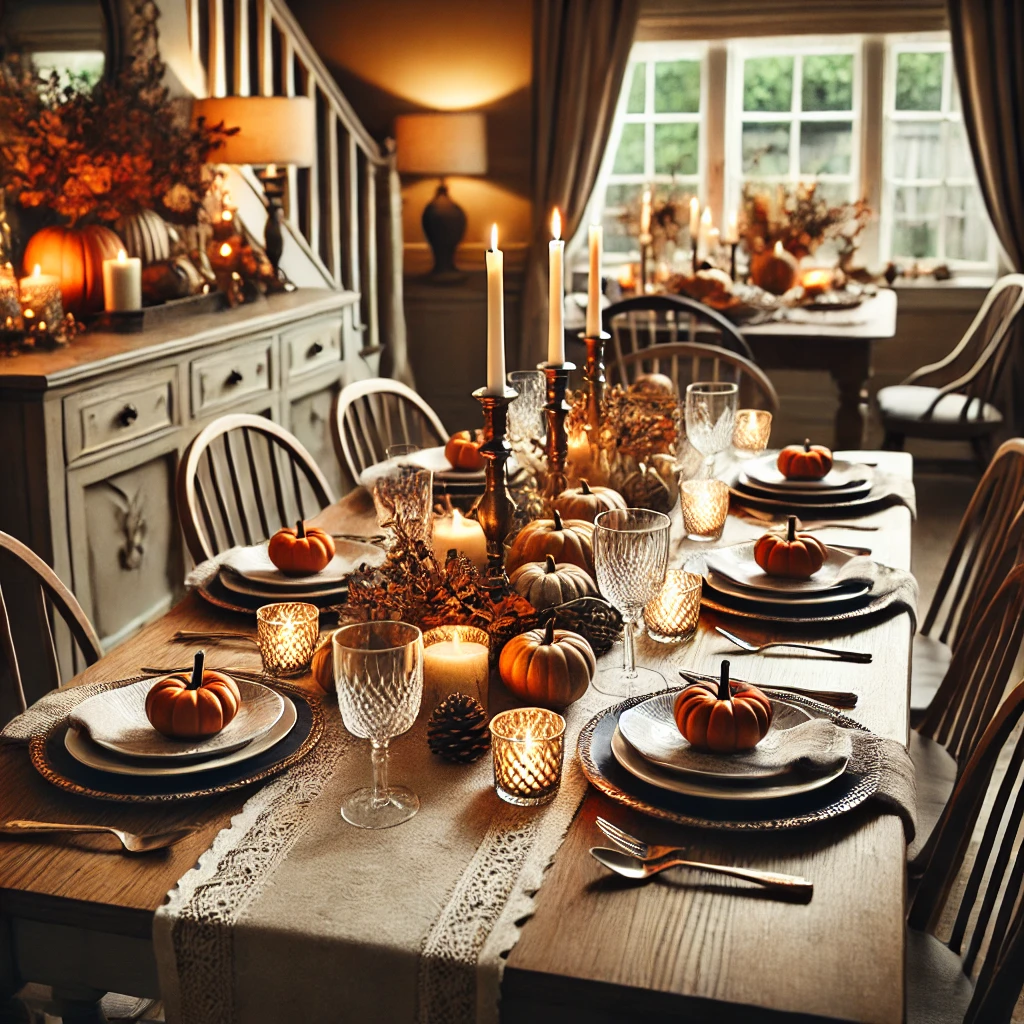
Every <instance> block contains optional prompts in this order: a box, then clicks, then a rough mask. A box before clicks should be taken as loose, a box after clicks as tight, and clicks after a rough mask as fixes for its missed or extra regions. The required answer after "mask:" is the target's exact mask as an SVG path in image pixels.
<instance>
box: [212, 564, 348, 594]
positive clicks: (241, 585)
mask: <svg viewBox="0 0 1024 1024" xmlns="http://www.w3.org/2000/svg"><path fill="white" fill-rule="evenodd" d="M218 578H219V579H220V582H221V583H222V584H224V586H225V587H227V589H228V590H231V591H234V592H235V593H236V594H246V595H247V596H249V597H260V598H266V599H267V600H269V601H307V600H310V599H311V598H316V597H338V598H341V597H342V596H343V595H344V594H347V593H348V580H347V579H346V580H345V581H343V582H341V583H325V584H323V585H322V586H319V587H304V588H301V589H299V588H293V589H288V588H286V587H270V586H267V585H266V584H260V583H251V582H250V581H249V580H247V579H246V578H245V577H244V576H239V575H238V574H237V573H235V572H232V571H231V570H230V569H225V568H223V567H221V571H220V573H219V574H218Z"/></svg>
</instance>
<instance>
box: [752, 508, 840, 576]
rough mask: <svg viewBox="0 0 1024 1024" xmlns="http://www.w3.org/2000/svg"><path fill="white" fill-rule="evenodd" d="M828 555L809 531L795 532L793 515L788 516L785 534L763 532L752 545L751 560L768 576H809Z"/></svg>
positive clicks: (822, 545)
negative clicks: (752, 553)
mask: <svg viewBox="0 0 1024 1024" xmlns="http://www.w3.org/2000/svg"><path fill="white" fill-rule="evenodd" d="M827 558H828V548H827V547H826V546H825V545H824V544H822V542H821V541H820V540H818V538H817V537H812V536H811V534H809V533H797V532H796V516H790V517H789V523H788V526H787V529H786V535H785V536H784V537H780V536H779V535H778V534H777V533H766V534H764V535H762V536H761V537H760V538H758V541H757V543H756V544H755V545H754V561H755V562H757V564H758V565H759V566H761V568H762V569H764V571H765V572H766V573H768V575H769V576H784V577H786V578H787V579H791V580H807V579H810V578H811V577H812V576H813V575H814V574H815V573H816V572H817V571H818V570H819V569H820V568H821V567H822V566H823V565H824V564H825V560H826V559H827Z"/></svg>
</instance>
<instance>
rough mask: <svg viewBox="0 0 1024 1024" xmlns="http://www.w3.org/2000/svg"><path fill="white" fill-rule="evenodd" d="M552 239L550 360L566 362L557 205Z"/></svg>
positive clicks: (550, 257)
mask: <svg viewBox="0 0 1024 1024" xmlns="http://www.w3.org/2000/svg"><path fill="white" fill-rule="evenodd" d="M551 235H552V238H551V241H550V242H548V362H549V363H564V362H565V309H564V303H565V297H564V292H563V290H562V260H563V256H564V254H565V242H564V241H563V240H562V216H561V214H560V213H559V212H558V207H557V206H556V207H555V211H554V213H552V214H551Z"/></svg>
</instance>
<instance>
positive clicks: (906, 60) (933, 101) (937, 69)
mask: <svg viewBox="0 0 1024 1024" xmlns="http://www.w3.org/2000/svg"><path fill="white" fill-rule="evenodd" d="M944 64H945V55H944V54H941V53H901V54H899V55H898V56H897V58H896V109H897V110H941V109H942V72H943V65H944Z"/></svg>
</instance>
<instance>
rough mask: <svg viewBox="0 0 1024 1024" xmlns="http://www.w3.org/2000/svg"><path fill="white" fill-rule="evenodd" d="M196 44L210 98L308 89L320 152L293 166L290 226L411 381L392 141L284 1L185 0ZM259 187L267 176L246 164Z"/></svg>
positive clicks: (375, 344)
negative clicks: (375, 132)
mask: <svg viewBox="0 0 1024 1024" xmlns="http://www.w3.org/2000/svg"><path fill="white" fill-rule="evenodd" d="M186 3H187V8H186V10H187V21H188V36H189V48H190V51H191V54H192V60H193V62H194V64H195V65H196V70H197V72H199V74H198V75H197V76H196V78H197V79H202V80H205V82H206V89H207V94H208V95H209V96H308V97H310V99H312V100H313V102H314V103H315V105H316V133H317V147H316V149H317V159H316V163H315V164H314V165H313V166H312V167H303V168H299V167H290V168H289V169H288V195H287V200H286V207H285V217H286V221H285V226H286V228H287V230H288V231H289V232H290V234H291V236H292V238H293V239H294V241H295V242H296V243H297V244H298V246H299V248H300V249H301V250H302V251H303V253H304V254H305V256H306V257H307V259H308V260H309V261H310V262H311V263H312V264H313V265H314V266H315V267H316V268H317V270H318V271H319V272H320V274H321V275H322V277H323V279H324V281H325V283H327V284H328V285H329V286H331V287H334V288H338V289H344V290H348V291H353V292H358V293H359V294H360V297H361V298H360V302H359V305H358V307H357V310H358V312H357V314H356V315H357V318H358V322H357V324H356V328H357V329H358V330H360V331H362V332H363V354H364V355H367V356H368V355H371V354H373V353H375V352H378V351H380V350H381V348H382V346H384V345H385V344H386V354H385V357H384V359H385V365H386V366H387V367H388V368H389V372H390V373H391V375H393V376H395V377H399V378H400V379H404V380H406V381H407V382H408V383H411V381H410V380H409V371H408V362H407V359H406V355H405V351H406V347H405V319H404V313H403V310H402V222H401V195H400V191H399V181H398V173H397V171H396V170H395V152H394V145H393V143H392V142H391V140H388V142H387V143H386V144H385V145H384V146H383V147H382V146H380V145H379V144H378V143H377V142H376V141H375V140H374V139H373V138H372V136H371V135H370V134H369V133H368V132H367V131H366V129H365V128H364V127H363V125H362V124H361V123H360V121H359V118H358V117H357V116H356V114H355V111H353V109H352V107H351V106H350V105H349V103H348V100H346V99H345V97H344V95H343V94H342V92H341V90H340V89H339V88H338V85H337V83H336V82H335V80H334V78H333V76H332V75H331V73H330V72H329V71H328V70H327V68H326V67H325V66H324V64H323V62H322V61H321V60H320V58H319V56H318V55H317V53H316V51H315V49H314V48H313V46H312V44H311V43H310V42H309V40H308V39H307V38H306V36H305V34H304V33H303V31H302V29H301V27H300V26H299V24H298V22H297V21H296V20H295V18H294V16H293V15H292V13H291V11H290V10H289V9H288V8H287V6H286V5H285V4H284V2H283V0H186ZM243 174H244V176H245V177H246V179H247V180H248V182H249V184H250V185H252V187H253V188H254V189H255V190H257V191H259V188H260V186H259V183H258V181H257V179H256V177H255V175H254V174H253V173H252V172H251V170H249V169H245V170H244V171H243Z"/></svg>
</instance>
